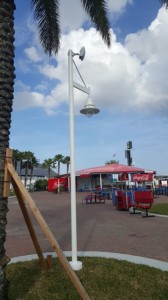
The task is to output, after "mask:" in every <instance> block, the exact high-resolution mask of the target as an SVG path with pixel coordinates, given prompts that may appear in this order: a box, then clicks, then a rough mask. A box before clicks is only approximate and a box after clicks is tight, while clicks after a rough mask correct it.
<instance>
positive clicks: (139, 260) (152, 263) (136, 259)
mask: <svg viewBox="0 0 168 300" xmlns="http://www.w3.org/2000/svg"><path fill="white" fill-rule="evenodd" d="M63 253H64V255H65V256H66V257H71V255H72V252H71V251H64V252H63ZM47 255H52V256H53V257H57V255H56V253H55V252H47V253H44V257H47ZM78 256H81V257H104V258H112V259H118V260H126V261H128V262H131V263H135V264H139V265H146V266H149V267H153V268H156V269H159V270H162V271H167V272H168V262H165V261H160V260H155V259H151V258H146V257H141V256H134V255H128V254H121V253H111V252H97V251H78ZM35 259H38V256H37V254H31V255H26V256H17V257H13V258H11V261H10V262H9V264H12V263H17V262H25V261H31V260H35Z"/></svg>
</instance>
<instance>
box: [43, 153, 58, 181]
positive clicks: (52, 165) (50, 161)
mask: <svg viewBox="0 0 168 300" xmlns="http://www.w3.org/2000/svg"><path fill="white" fill-rule="evenodd" d="M41 167H42V169H47V170H48V179H50V177H51V169H52V168H55V162H54V161H53V159H52V158H48V159H45V160H44V162H43V163H42V164H41Z"/></svg>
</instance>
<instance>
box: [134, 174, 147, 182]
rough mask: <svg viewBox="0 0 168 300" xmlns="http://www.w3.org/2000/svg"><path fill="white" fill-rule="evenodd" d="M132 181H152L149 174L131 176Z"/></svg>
mask: <svg viewBox="0 0 168 300" xmlns="http://www.w3.org/2000/svg"><path fill="white" fill-rule="evenodd" d="M133 181H152V175H151V174H136V175H133Z"/></svg>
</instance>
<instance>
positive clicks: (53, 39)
mask: <svg viewBox="0 0 168 300" xmlns="http://www.w3.org/2000/svg"><path fill="white" fill-rule="evenodd" d="M31 1H32V6H33V9H34V18H35V20H36V21H37V26H38V30H39V35H40V42H41V44H42V46H43V48H44V51H45V52H46V53H48V54H49V55H51V53H52V52H54V53H58V50H59V47H60V35H61V33H60V24H59V0H31Z"/></svg>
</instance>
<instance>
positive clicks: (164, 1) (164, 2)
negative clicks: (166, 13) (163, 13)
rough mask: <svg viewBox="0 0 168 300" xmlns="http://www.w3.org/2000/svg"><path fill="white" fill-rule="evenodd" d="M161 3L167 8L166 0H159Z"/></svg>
mask: <svg viewBox="0 0 168 300" xmlns="http://www.w3.org/2000/svg"><path fill="white" fill-rule="evenodd" d="M160 1H161V3H163V4H165V6H166V8H168V0H160Z"/></svg>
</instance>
